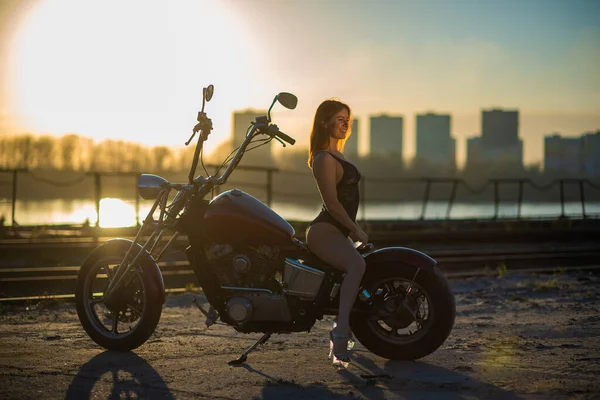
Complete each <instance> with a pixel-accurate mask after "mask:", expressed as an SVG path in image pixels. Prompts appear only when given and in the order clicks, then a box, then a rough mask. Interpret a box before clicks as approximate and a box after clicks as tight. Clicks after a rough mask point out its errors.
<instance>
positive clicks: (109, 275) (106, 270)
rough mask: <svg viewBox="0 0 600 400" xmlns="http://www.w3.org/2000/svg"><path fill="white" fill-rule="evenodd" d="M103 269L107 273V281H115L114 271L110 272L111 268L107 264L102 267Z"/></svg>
mask: <svg viewBox="0 0 600 400" xmlns="http://www.w3.org/2000/svg"><path fill="white" fill-rule="evenodd" d="M102 269H104V273H106V279H108V283H110V282H111V281H112V279H113V274H112V271H111V270H110V268H108V265H106V264H104V265H103V266H102Z"/></svg>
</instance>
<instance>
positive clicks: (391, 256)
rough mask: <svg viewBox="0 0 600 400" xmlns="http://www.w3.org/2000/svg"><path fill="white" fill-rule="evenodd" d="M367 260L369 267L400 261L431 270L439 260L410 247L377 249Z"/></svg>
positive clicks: (367, 256) (368, 255)
mask: <svg viewBox="0 0 600 400" xmlns="http://www.w3.org/2000/svg"><path fill="white" fill-rule="evenodd" d="M365 262H366V263H367V268H369V266H373V265H377V264H386V263H390V262H399V263H403V264H408V265H412V266H413V267H415V268H419V269H424V270H430V271H432V270H433V268H434V267H435V266H436V265H437V261H435V260H434V259H433V258H431V257H429V256H428V255H427V254H425V253H422V252H420V251H418V250H415V249H409V248H408V247H385V248H383V249H379V250H375V251H373V252H371V253H369V254H367V255H366V256H365Z"/></svg>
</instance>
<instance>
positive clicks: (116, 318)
mask: <svg viewBox="0 0 600 400" xmlns="http://www.w3.org/2000/svg"><path fill="white" fill-rule="evenodd" d="M112 317H113V320H112V328H111V330H110V331H111V332H112V333H114V334H115V335H116V334H117V333H118V332H117V324H118V323H119V315H118V314H117V313H113V315H112Z"/></svg>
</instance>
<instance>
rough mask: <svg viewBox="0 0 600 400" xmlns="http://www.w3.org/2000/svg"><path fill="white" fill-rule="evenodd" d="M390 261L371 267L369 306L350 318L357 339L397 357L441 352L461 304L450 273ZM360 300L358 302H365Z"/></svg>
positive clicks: (412, 357) (367, 280) (373, 349)
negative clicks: (457, 308)
mask: <svg viewBox="0 0 600 400" xmlns="http://www.w3.org/2000/svg"><path fill="white" fill-rule="evenodd" d="M416 271H417V270H416V268H414V267H412V266H409V265H405V264H400V263H390V264H385V265H377V266H373V268H367V272H366V273H365V276H364V277H363V287H364V288H365V289H367V290H368V291H369V293H371V299H370V301H369V302H368V304H364V305H363V306H361V307H360V311H359V312H356V313H352V314H351V316H350V327H351V329H352V332H353V333H354V335H355V336H356V339H358V341H359V342H360V343H361V344H362V345H363V346H365V347H366V348H367V349H368V350H369V351H371V352H372V353H374V354H377V355H378V356H381V357H384V358H387V359H391V360H416V359H419V358H422V357H425V356H426V355H428V354H431V353H433V352H434V351H435V350H437V349H438V348H439V347H440V346H441V345H442V344H443V343H444V341H445V340H446V339H447V338H448V335H449V334H450V331H451V330H452V327H453V325H454V318H455V314H456V303H455V300H454V295H453V294H452V292H451V290H450V288H449V287H448V282H447V280H446V277H445V276H444V275H443V274H442V273H441V271H440V270H439V269H438V268H437V267H436V268H434V269H433V270H429V271H427V270H420V271H419V273H418V274H417V276H416V278H415V279H414V281H413V278H414V276H415V272H416ZM359 302H360V300H357V303H359Z"/></svg>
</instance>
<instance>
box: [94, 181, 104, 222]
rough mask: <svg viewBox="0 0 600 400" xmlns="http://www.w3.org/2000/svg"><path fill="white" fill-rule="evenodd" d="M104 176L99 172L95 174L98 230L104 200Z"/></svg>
mask: <svg viewBox="0 0 600 400" xmlns="http://www.w3.org/2000/svg"><path fill="white" fill-rule="evenodd" d="M101 178H102V176H101V175H100V173H99V172H94V183H95V188H96V190H95V193H94V195H95V197H96V198H95V202H96V218H97V219H96V228H99V227H100V199H101V198H102V181H101Z"/></svg>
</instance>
